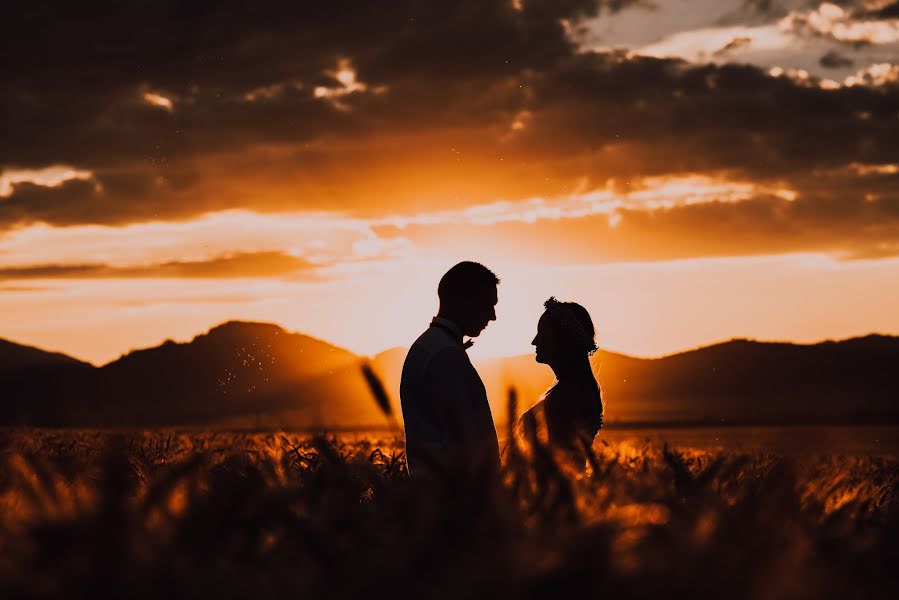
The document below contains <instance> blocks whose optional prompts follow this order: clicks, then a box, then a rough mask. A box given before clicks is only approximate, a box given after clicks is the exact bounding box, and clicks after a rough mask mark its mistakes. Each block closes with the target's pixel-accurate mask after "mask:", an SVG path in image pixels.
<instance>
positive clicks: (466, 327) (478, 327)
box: [460, 285, 498, 337]
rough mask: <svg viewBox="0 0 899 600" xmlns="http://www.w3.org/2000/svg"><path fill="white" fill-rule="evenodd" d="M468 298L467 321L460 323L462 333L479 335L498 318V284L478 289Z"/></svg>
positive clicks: (473, 335) (470, 335)
mask: <svg viewBox="0 0 899 600" xmlns="http://www.w3.org/2000/svg"><path fill="white" fill-rule="evenodd" d="M466 300H467V302H466V311H465V312H466V315H465V316H466V319H465V323H462V324H460V325H461V327H462V333H464V334H465V335H467V336H468V337H477V336H478V335H480V333H481V332H482V331H484V329H485V328H486V327H487V325H488V324H489V323H490V321H495V320H496V303H497V301H498V296H497V289H496V286H495V285H493V286H485V287H482V288H479V289H476V290H474V291H473V293H472V294H471V296H469V297H468V298H467V299H466Z"/></svg>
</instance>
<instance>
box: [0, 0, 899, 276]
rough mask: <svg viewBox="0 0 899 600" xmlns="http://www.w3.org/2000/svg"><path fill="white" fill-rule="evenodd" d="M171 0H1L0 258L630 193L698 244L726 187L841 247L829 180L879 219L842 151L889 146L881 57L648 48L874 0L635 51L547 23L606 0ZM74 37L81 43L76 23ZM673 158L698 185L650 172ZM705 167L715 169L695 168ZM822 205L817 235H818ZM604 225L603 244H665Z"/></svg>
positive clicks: (854, 15) (876, 189) (126, 264)
mask: <svg viewBox="0 0 899 600" xmlns="http://www.w3.org/2000/svg"><path fill="white" fill-rule="evenodd" d="M763 4H764V3H763ZM174 6H175V5H174V4H171V5H168V4H165V3H163V5H155V6H154V7H153V9H152V10H147V8H146V7H143V5H128V6H126V7H125V6H123V7H121V8H119V9H117V10H116V11H112V12H107V13H102V14H100V13H96V12H92V11H90V10H83V11H78V10H75V9H73V8H71V7H70V6H69V5H67V4H63V3H60V5H59V8H58V14H59V15H60V20H59V24H49V25H48V24H47V23H46V22H45V21H44V20H42V18H41V16H42V15H43V14H44V13H42V12H41V10H38V9H37V8H36V7H32V6H31V5H29V4H25V5H22V6H21V7H19V8H17V9H16V11H17V15H20V16H21V18H20V19H17V22H20V23H21V27H17V28H14V29H13V30H10V31H9V32H6V33H7V35H5V36H4V37H3V38H2V39H0V51H2V50H6V51H7V52H4V55H12V51H13V50H14V49H16V48H21V47H23V45H24V44H26V42H27V44H28V47H33V48H35V51H34V52H29V53H27V54H26V55H24V56H22V57H21V60H17V61H16V62H15V63H14V64H10V65H8V67H9V68H8V69H6V70H5V72H4V80H3V84H2V85H0V110H2V111H3V114H11V115H14V116H15V118H13V119H6V120H4V121H3V122H2V124H0V165H3V173H4V175H3V177H5V179H3V181H4V182H5V183H4V184H3V185H2V186H0V189H2V190H5V192H2V193H3V197H2V198H0V227H2V228H3V231H4V234H3V235H2V237H0V253H2V254H0V262H2V264H4V265H5V266H6V267H7V268H21V267H26V266H29V265H42V264H43V265H58V264H62V263H61V262H60V257H61V256H62V254H61V253H62V252H64V248H66V247H68V248H76V247H77V248H79V250H78V253H77V254H76V255H75V256H77V260H78V261H79V262H81V263H82V264H83V265H87V266H96V265H104V266H106V267H109V268H114V269H119V268H130V267H132V266H134V265H135V264H155V265H161V264H167V263H183V262H192V261H205V260H211V259H213V258H215V257H218V256H224V255H228V254H229V253H237V252H240V253H258V252H283V253H286V254H288V255H290V256H294V257H295V258H297V259H302V260H307V261H309V262H311V263H313V264H318V265H329V264H334V263H335V261H338V262H339V261H353V260H372V259H373V257H374V259H380V258H384V257H387V258H389V257H391V256H397V255H402V254H404V253H408V252H411V251H413V249H414V248H415V247H417V246H415V243H417V240H412V239H410V240H404V239H403V237H404V235H403V234H404V232H401V233H397V234H396V235H391V236H388V237H389V240H385V239H382V237H383V236H381V235H379V232H380V231H381V230H382V228H383V230H385V231H386V230H388V229H390V227H394V228H396V227H400V228H402V227H407V229H408V231H410V232H414V231H416V228H431V230H432V231H433V230H435V229H439V228H441V227H445V228H452V227H465V226H472V225H474V226H478V227H480V226H484V227H486V226H487V225H488V224H491V225H493V226H500V225H502V226H503V227H506V228H508V229H515V228H521V227H525V226H529V225H534V226H535V227H536V226H537V225H540V226H544V225H548V224H550V222H553V220H557V221H559V222H561V221H563V220H564V221H566V222H567V225H571V224H572V223H573V221H575V220H576V219H583V220H584V222H597V223H603V224H604V225H603V227H605V226H606V225H608V222H609V219H610V218H611V219H612V221H613V222H616V223H617V224H618V227H616V228H614V229H615V232H614V233H615V234H614V235H613V236H612V238H613V239H617V238H618V237H619V236H620V235H623V234H622V232H627V231H632V232H636V231H637V230H635V229H634V226H633V225H631V224H629V223H631V222H640V219H643V218H644V217H645V218H647V219H648V218H650V217H651V216H653V215H655V216H657V217H658V220H656V221H652V222H658V223H663V224H671V223H674V222H675V220H674V217H675V216H678V215H692V216H693V217H697V218H693V217H690V218H687V217H683V219H681V220H676V222H677V223H681V222H683V223H694V224H695V225H696V227H697V229H695V230H694V232H693V234H694V236H695V237H696V238H697V239H696V241H695V245H696V247H697V248H698V247H699V246H700V245H701V241H702V239H704V238H705V237H709V238H710V239H712V241H711V242H710V243H709V246H708V247H709V251H710V252H723V251H725V250H726V249H727V247H728V246H727V244H723V243H718V242H715V241H714V235H713V234H712V233H710V231H709V227H710V225H709V222H707V221H704V220H702V219H699V218H698V216H699V215H709V214H714V215H716V216H717V217H718V218H721V219H724V220H725V221H726V222H728V223H730V222H731V221H733V222H734V223H745V222H747V220H752V218H754V215H755V214H756V213H753V212H752V211H750V207H755V209H756V210H757V211H761V212H765V210H767V209H768V208H771V207H778V208H777V210H775V211H774V212H772V213H771V214H770V215H769V217H770V219H773V218H774V217H776V216H778V215H781V214H785V215H788V216H790V218H792V219H795V220H796V222H797V223H806V224H808V226H809V227H812V228H813V229H814V228H815V227H817V228H818V229H815V230H816V231H820V232H821V233H820V236H821V238H820V240H819V239H818V238H814V239H815V240H818V241H814V243H812V242H809V241H808V240H807V239H806V238H803V237H801V236H800V238H798V239H799V240H800V241H797V242H796V244H795V245H797V246H802V245H803V244H806V243H808V244H811V245H812V246H814V247H819V246H820V247H824V246H826V247H828V248H829V247H830V246H829V244H831V243H833V244H837V246H838V245H839V243H844V244H846V250H847V251H848V249H850V248H856V247H859V246H863V245H864V244H863V242H861V241H859V240H858V239H857V236H854V235H853V234H851V233H848V232H845V231H844V229H843V224H842V222H841V221H840V219H842V218H843V216H841V215H840V213H839V211H836V210H835V209H834V208H833V205H834V204H839V202H844V203H845V204H846V206H847V207H848V210H850V213H852V214H855V212H858V213H863V214H868V213H870V212H871V211H874V212H876V213H877V214H878V215H879V217H880V218H882V219H884V222H885V225H884V226H885V227H886V229H885V231H889V227H890V226H891V223H892V222H893V217H892V212H891V211H890V210H889V207H890V206H892V205H891V204H890V203H891V202H893V200H891V198H893V195H892V193H891V192H890V190H889V189H888V188H887V187H886V182H885V180H883V179H882V178H888V177H890V175H889V174H874V175H862V174H861V173H860V172H858V171H857V170H853V169H850V168H848V166H849V165H851V164H854V163H858V164H863V165H885V164H893V163H894V162H895V156H896V155H897V152H899V120H897V119H896V114H897V112H899V85H897V82H896V76H895V73H894V67H893V65H892V64H891V63H889V62H882V63H877V65H876V67H865V68H864V69H862V70H861V71H860V72H859V73H858V74H856V75H853V76H852V77H853V79H851V80H844V81H843V82H842V83H840V82H838V81H833V82H832V85H831V84H830V83H827V84H825V83H824V81H823V80H819V79H816V78H814V77H813V76H808V77H800V76H799V75H798V71H797V73H796V74H793V75H789V73H787V72H785V73H784V75H785V76H781V77H776V76H772V75H771V74H770V73H769V72H768V70H767V69H762V68H758V67H756V66H752V65H749V64H692V63H690V62H687V61H685V60H681V59H676V58H671V57H663V56H661V55H664V54H668V53H670V52H673V51H675V50H677V47H681V48H682V49H683V52H685V53H688V54H690V53H692V54H691V55H696V53H698V52H700V51H701V52H704V53H707V56H709V57H711V56H712V55H713V54H714V53H715V52H716V51H719V50H722V49H724V48H728V50H727V51H726V52H725V55H723V56H722V55H719V57H718V59H720V60H726V61H729V60H732V59H735V58H741V57H743V56H744V55H745V53H747V52H756V51H766V50H765V49H766V48H768V49H769V50H770V51H772V52H780V51H781V50H782V49H783V48H784V47H785V46H787V45H791V44H794V43H795V40H796V36H797V35H800V36H804V35H807V34H809V31H811V30H808V31H807V29H808V28H809V27H818V25H821V24H822V23H824V21H822V20H821V19H830V20H829V21H827V23H830V25H828V27H829V29H827V28H825V27H824V26H823V25H821V27H818V29H816V30H815V32H816V33H814V36H815V38H816V39H818V38H820V39H823V38H821V35H824V34H823V33H821V32H825V31H827V32H829V33H827V34H826V35H828V36H830V37H834V36H843V34H844V33H846V32H855V31H868V32H869V33H870V31H875V30H873V29H872V30H870V31H869V29H870V28H869V29H864V28H862V29H859V28H858V27H855V26H856V25H857V24H858V23H868V22H878V23H885V22H886V20H885V19H884V18H880V17H888V15H886V14H884V15H873V16H872V15H869V14H867V13H863V12H859V9H857V8H851V7H850V6H849V5H846V7H845V8H839V10H840V11H842V12H840V13H839V14H837V12H836V11H835V10H833V9H831V8H821V7H820V6H819V7H816V8H814V9H813V10H811V11H809V10H805V11H798V10H797V11H794V13H790V15H788V16H787V17H786V18H789V19H790V20H789V21H788V23H789V24H790V27H787V28H779V27H778V24H777V21H770V22H768V21H766V22H761V23H756V24H754V25H731V26H726V27H723V26H722V27H714V28H707V29H705V30H699V31H694V32H687V33H685V34H684V35H680V36H670V37H668V38H666V39H663V40H661V41H660V42H659V43H657V44H655V45H654V46H655V49H654V50H653V48H652V47H647V48H644V49H643V50H644V51H645V52H647V53H649V52H652V53H655V54H658V55H659V56H645V55H641V54H639V53H630V52H622V51H591V50H584V49H583V48H581V47H580V46H579V45H578V44H577V43H576V41H574V40H573V39H572V33H571V32H572V31H575V30H576V29H577V27H578V26H579V24H580V23H582V22H583V21H582V20H581V17H583V16H589V15H593V14H595V13H596V12H597V10H599V9H603V10H614V9H618V8H620V7H621V6H623V4H622V3H619V2H611V3H609V2H603V3H596V2H590V1H586V0H584V1H577V0H573V1H570V2H568V1H566V2H550V1H549V0H543V1H530V2H528V1H523V2H522V3H521V5H520V7H519V8H516V7H515V6H513V5H512V3H511V2H508V0H502V1H499V0H496V1H490V2H480V1H479V2H474V1H473V0H471V1H462V2H433V3H426V4H422V3H418V2H413V1H411V0H409V1H406V0H401V1H399V2H395V3H391V4H390V6H389V8H385V7H384V5H383V4H381V3H374V2H354V3H343V2H341V1H338V2H337V4H333V3H332V4H328V5H327V6H325V5H321V6H319V5H314V4H308V3H300V4H296V3H278V2H273V3H266V2H263V3H262V4H261V5H259V6H258V7H256V8H254V11H253V12H252V14H249V13H245V12H243V11H241V10H239V9H233V10H229V11H214V10H212V9H211V8H207V7H205V6H191V7H190V8H183V7H181V8H177V9H176V8H174ZM179 6H180V5H179ZM822 6H823V5H822ZM834 6H836V5H834ZM761 8H764V7H761ZM812 14H814V15H816V16H814V17H811V16H809V15H812ZM802 15H805V18H804V20H803V19H801V18H800V16H802ZM769 20H770V19H769ZM840 23H842V24H843V25H844V26H845V27H843V26H840V27H838V25H839V24H840ZM794 25H795V26H794ZM841 27H842V28H841ZM853 27H855V29H853ZM819 30H820V31H819ZM385 31H390V32H391V34H390V35H389V36H385V35H384V32H385ZM876 31H880V29H876ZM846 35H849V34H848V33H847V34H846ZM853 35H855V34H854V33H853V34H852V35H850V37H852V36H853ZM872 35H874V34H872ZM844 37H845V36H844ZM874 37H876V36H874ZM85 38H95V39H104V40H106V43H105V44H104V45H103V46H94V45H85V44H79V43H77V42H78V40H82V39H85ZM160 39H165V40H166V43H165V44H160V42H159V40H160ZM828 39H830V38H828ZM834 39H836V38H834ZM847 39H848V38H847ZM746 40H751V41H750V42H748V44H747V42H746ZM735 41H736V42H735ZM828 43H830V44H836V42H833V41H830V42H828ZM449 48H452V51H448V49H449ZM63 50H65V51H63ZM820 55H821V53H820V52H817V51H816V53H815V54H814V56H812V58H811V59H810V60H812V62H813V63H815V64H817V60H818V57H819V56H820ZM716 60H717V59H716ZM834 77H836V75H834ZM828 88H833V89H828ZM13 165H15V167H14V168H13ZM50 165H67V166H66V167H64V168H65V169H68V171H66V173H67V175H66V176H65V177H62V178H60V177H57V178H56V179H52V180H51V179H47V178H46V177H45V178H44V179H41V178H40V177H37V176H35V175H34V173H37V172H44V171H42V170H43V169H47V168H49V167H48V166H50ZM54 168H57V167H54ZM58 168H63V167H58ZM24 172H31V173H32V175H30V176H29V177H24V176H22V175H21V173H24ZM8 173H18V175H15V176H9V175H7V174H8ZM820 173H825V174H826V175H825V176H823V177H825V178H826V180H827V181H828V185H829V186H830V190H829V191H828V192H827V193H826V194H825V193H823V192H822V191H821V190H820V186H819V183H820V182H819V179H820V177H822V176H821V175H820ZM73 174H74V175H73ZM691 178H700V180H699V181H701V182H702V185H701V186H699V187H700V188H703V189H706V191H707V192H708V193H706V192H701V193H699V192H697V193H696V194H695V195H694V196H693V200H687V199H685V198H689V196H682V195H679V192H676V191H672V192H670V194H669V193H668V192H666V193H665V194H664V195H662V196H660V195H659V194H658V192H657V191H653V190H654V189H656V188H657V187H658V186H661V185H662V183H663V182H668V183H669V184H672V185H673V183H672V182H678V181H681V182H683V181H690V180H691ZM647 182H650V183H652V185H650V186H649V187H648V188H641V186H645V185H646V184H647ZM653 182H654V183H653ZM715 182H717V183H721V182H724V184H726V186H728V187H726V188H722V189H715V190H714V191H711V192H709V191H708V189H709V186H710V185H712V183H715ZM694 183H695V181H694ZM724 184H722V185H724ZM741 185H742V186H748V187H745V188H740V187H739V186H741ZM703 186H704V187H703ZM659 189H663V188H659ZM779 190H780V191H782V192H785V193H786V194H787V195H788V196H790V197H792V198H793V200H794V201H793V202H791V201H790V199H789V198H787V197H786V196H784V195H783V194H782V195H778V191H779ZM641 194H645V195H644V196H641ZM653 194H656V195H655V196H653ZM735 198H736V199H737V200H736V201H735V200H734V199H735ZM865 198H876V201H873V202H871V201H865V200H864V199H865ZM859 199H861V200H859ZM694 200H695V201H694ZM860 202H861V203H860ZM864 202H867V204H865V203H864ZM712 206H714V207H716V209H715V210H712V209H711V207H712ZM799 208H801V209H802V211H799ZM771 210H774V209H773V208H772V209H771ZM797 211H799V212H797ZM853 211H855V212H853ZM284 215H293V216H294V217H295V218H290V219H287V220H286V221H285V220H283V217H284ZM297 215H304V216H303V217H299V216H297ZM310 215H314V217H313V218H311V219H309V218H308V217H310ZM807 215H817V217H816V218H817V219H818V220H813V221H803V220H802V219H803V218H804V217H805V216H807ZM663 217H664V218H663ZM241 219H244V220H245V221H244V222H243V224H242V222H241ZM770 219H769V220H770ZM279 220H280V221H279ZM819 222H820V223H826V224H827V225H826V227H825V226H824V225H821V226H820V227H819V226H818V225H817V223H819ZM391 223H392V224H391ZM809 223H811V224H809ZM42 224H43V225H42ZM769 224H771V225H772V226H774V225H776V226H777V227H784V226H785V224H784V223H783V222H781V221H775V222H772V223H769ZM813 225H814V227H813ZM99 226H103V227H100V228H98V229H91V228H92V227H99ZM560 226H561V225H560ZM667 226H668V225H666V227H667ZM828 229H829V230H831V231H834V232H838V233H834V234H833V235H832V236H831V239H830V241H827V242H826V243H825V241H823V240H824V238H825V237H826V236H825V234H824V232H825V231H827V230H828ZM120 234H121V235H120ZM633 235H637V233H634V234H633ZM734 235H736V234H734ZM128 236H130V237H128ZM878 236H880V234H878ZM878 236H875V238H877V239H879V240H880V241H881V242H882V241H884V240H883V238H882V236H880V237H878ZM812 237H813V236H812ZM64 239H68V240H70V242H71V244H74V245H71V244H70V245H68V246H66V245H65V244H64V243H63V241H62V240H64ZM748 239H752V240H753V242H752V243H751V244H750V243H748V242H747V244H746V249H748V248H750V247H754V248H755V251H756V252H766V251H768V248H767V247H766V246H764V244H763V241H764V240H766V239H768V238H765V236H763V235H762V234H759V235H757V236H749V238H748ZM808 239H812V238H808ZM73 240H74V241H73ZM123 240H129V241H130V243H127V244H123ZM160 240H166V243H165V244H162V243H160ZM802 240H806V241H802ZM769 241H770V242H771V244H773V246H772V247H782V246H783V243H782V242H778V241H777V240H774V239H771V240H769ZM201 242H202V243H201ZM313 242H314V243H313ZM616 243H617V242H616ZM621 243H622V244H623V242H621ZM79 244H80V245H79ZM204 244H208V245H209V247H208V248H207V247H203V246H204ZM693 244H694V242H691V243H690V244H688V245H687V246H688V247H690V248H692V247H693ZM123 246H124V249H123ZM837 246H834V248H836V247H837ZM622 247H623V246H622ZM132 248H133V250H132ZM627 248H629V250H628V251H627V252H625V251H624V250H622V251H621V253H620V255H621V256H637V257H649V256H653V255H665V254H666V252H668V251H666V250H664V249H660V248H657V247H656V245H654V244H649V246H647V248H648V250H647V251H646V252H643V251H636V250H631V249H630V248H632V247H631V246H630V245H628V246H627ZM653 248H654V250H652V252H650V251H649V249H653ZM697 251H698V250H697ZM740 251H743V250H740ZM837 251H838V250H834V252H837ZM653 252H654V253H655V254H653ZM602 255H603V256H605V255H609V254H608V253H606V254H602ZM170 270H171V268H170Z"/></svg>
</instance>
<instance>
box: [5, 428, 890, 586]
mask: <svg viewBox="0 0 899 600" xmlns="http://www.w3.org/2000/svg"><path fill="white" fill-rule="evenodd" d="M382 437H384V439H376V436H368V437H366V436H361V435H360V436H342V437H328V436H309V435H299V434H285V433H257V434H249V433H248V434H243V433H210V432H193V433H191V432H180V433H175V432H167V431H155V432H130V433H127V432H126V433H122V432H119V433H111V432H96V431H80V432H63V431H48V430H7V431H4V432H2V433H0V445H2V446H0V451H2V454H0V597H2V598H58V597H92V598H97V597H122V598H126V597H127V598H160V597H167V598H200V597H203V598H206V597H211V598H216V597H219V598H232V597H253V598H274V597H278V598H286V597H307V598H324V597H356V598H359V597H365V596H376V597H379V596H384V597H390V598H406V597H420V598H472V597H494V598H496V597H499V598H518V597H521V598H537V597H549V598H566V597H578V598H580V597H609V598H616V597H617V598H625V597H626V598H651V597H669V598H670V597H694V598H696V597H700V598H725V597H726V598H887V597H895V593H896V590H897V589H899V575H897V569H896V568H895V567H896V565H897V564H899V498H897V492H899V462H897V460H896V459H892V458H879V457H873V456H869V457H838V456H826V455H822V456H817V457H814V458H802V459H796V458H792V459H791V458H784V457H779V456H775V455H766V454H748V453H736V452H717V453H708V452H702V451H698V450H694V449H690V448H669V449H666V448H665V447H659V446H656V445H651V444H646V445H643V446H639V445H633V444H624V443H614V444H607V443H603V441H602V435H600V438H599V439H598V440H597V442H596V444H595V445H594V448H593V452H592V454H591V455H590V456H588V457H587V458H588V465H587V468H586V471H585V472H580V473H579V472H577V471H572V470H570V469H569V468H567V467H565V466H564V464H562V463H560V462H558V461H556V460H555V459H554V456H553V454H552V453H551V452H550V451H549V450H548V449H547V448H545V447H542V446H540V445H539V442H537V440H533V442H536V444H535V445H534V446H533V447H528V448H518V449H517V450H516V449H512V450H511V451H508V452H507V453H506V455H505V458H506V462H505V466H504V470H503V472H502V473H501V475H500V476H499V477H497V476H494V475H493V474H492V473H490V472H489V471H480V472H461V471H460V472H455V473H450V474H448V476H447V477H446V478H445V481H442V482H439V483H435V482H429V483H427V484H421V483H419V482H416V481H413V480H410V479H409V477H408V475H407V473H406V471H405V463H404V458H403V454H402V445H401V443H399V441H398V440H397V439H396V438H392V437H391V436H382ZM110 595H112V596H110Z"/></svg>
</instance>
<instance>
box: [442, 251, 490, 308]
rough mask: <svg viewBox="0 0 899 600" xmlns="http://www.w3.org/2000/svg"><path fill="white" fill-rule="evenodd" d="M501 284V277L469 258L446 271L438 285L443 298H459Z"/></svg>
mask: <svg viewBox="0 0 899 600" xmlns="http://www.w3.org/2000/svg"><path fill="white" fill-rule="evenodd" d="M498 284H499V277H497V276H496V275H495V274H494V273H493V271H491V270H490V269H488V268H487V267H485V266H484V265H482V264H481V263H476V262H472V261H469V260H466V261H463V262H460V263H459V264H457V265H455V266H454V267H452V268H451V269H450V270H449V271H447V272H446V273H444V275H443V277H441V278H440V284H439V285H438V286H437V296H438V297H439V298H440V299H441V300H445V299H447V298H457V297H459V296H464V295H466V294H469V293H471V291H472V290H476V289H482V288H486V287H490V286H495V285H498Z"/></svg>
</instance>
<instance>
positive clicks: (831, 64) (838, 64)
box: [818, 50, 855, 69]
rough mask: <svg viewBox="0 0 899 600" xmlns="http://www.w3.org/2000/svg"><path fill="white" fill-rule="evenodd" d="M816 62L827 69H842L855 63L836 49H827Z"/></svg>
mask: <svg viewBox="0 0 899 600" xmlns="http://www.w3.org/2000/svg"><path fill="white" fill-rule="evenodd" d="M818 64H820V65H821V66H822V67H825V68H827V69H842V68H846V67H851V66H852V65H854V64H855V61H854V60H852V59H851V58H849V57H848V56H845V55H843V54H840V53H839V52H837V51H836V50H829V51H828V52H827V53H825V54H824V55H823V56H821V58H819V59H818Z"/></svg>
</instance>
